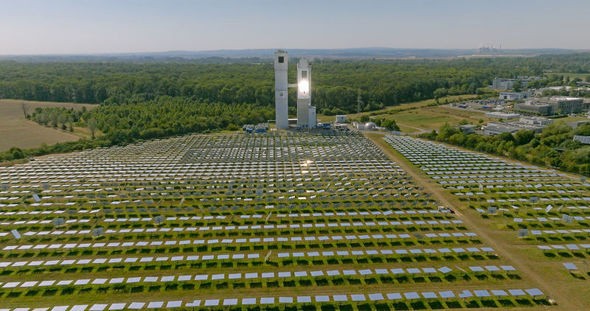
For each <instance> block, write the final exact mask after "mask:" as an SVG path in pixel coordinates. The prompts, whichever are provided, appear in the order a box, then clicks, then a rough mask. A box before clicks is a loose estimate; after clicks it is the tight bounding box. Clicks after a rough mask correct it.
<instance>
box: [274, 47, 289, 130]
mask: <svg viewBox="0 0 590 311" xmlns="http://www.w3.org/2000/svg"><path fill="white" fill-rule="evenodd" d="M288 68H289V58H288V55H287V51H283V50H277V51H276V52H275V122H276V126H277V129H286V128H289V112H288V104H289V101H288V99H289V91H288V87H289V84H288V83H287V69H288Z"/></svg>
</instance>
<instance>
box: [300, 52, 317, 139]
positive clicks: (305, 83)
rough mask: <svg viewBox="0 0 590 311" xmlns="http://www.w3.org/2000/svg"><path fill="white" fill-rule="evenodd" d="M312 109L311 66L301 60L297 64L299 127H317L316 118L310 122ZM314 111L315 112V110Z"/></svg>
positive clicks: (304, 60)
mask: <svg viewBox="0 0 590 311" xmlns="http://www.w3.org/2000/svg"><path fill="white" fill-rule="evenodd" d="M311 107H312V106H311V65H310V64H309V62H308V61H307V60H306V59H300V60H299V63H297V126H300V127H315V125H316V123H315V116H314V118H313V119H314V120H310V110H311ZM313 110H314V112H315V108H314V109H313ZM314 115H315V114H314Z"/></svg>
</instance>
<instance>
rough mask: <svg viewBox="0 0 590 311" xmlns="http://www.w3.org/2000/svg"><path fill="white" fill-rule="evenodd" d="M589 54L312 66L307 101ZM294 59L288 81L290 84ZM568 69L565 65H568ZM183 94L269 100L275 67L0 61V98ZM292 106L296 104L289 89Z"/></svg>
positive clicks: (391, 97)
mask: <svg viewBox="0 0 590 311" xmlns="http://www.w3.org/2000/svg"><path fill="white" fill-rule="evenodd" d="M589 55H590V54H588V55H587V54H583V55H582V56H578V55H575V56H571V55H570V56H555V57H548V56H540V57H531V58H509V57H507V58H482V59H479V58H473V59H452V60H428V59H423V60H317V61H313V77H312V79H313V81H312V83H313V89H312V92H313V94H312V96H313V103H314V105H315V106H316V107H317V108H318V111H319V112H320V113H324V114H338V113H351V112H359V111H370V110H375V109H379V108H382V107H384V106H392V105H398V104H401V103H405V102H413V101H418V100H423V99H429V98H435V97H443V96H446V95H456V94H474V93H477V92H478V89H480V88H482V87H485V86H487V85H489V84H491V81H492V80H493V78H495V77H515V76H518V75H542V74H543V72H544V71H546V70H553V71H558V70H562V69H563V70H566V69H571V68H570V66H571V64H570V63H572V62H573V63H574V65H576V66H577V71H580V70H582V71H588V69H590V68H588V67H589V65H588V63H590V56H589ZM295 63H296V59H294V60H292V61H291V65H290V66H291V68H290V80H291V81H295V79H296V78H295V72H296V71H295ZM566 64H567V66H566ZM159 96H170V97H181V98H185V99H191V100H196V101H199V102H206V103H224V104H255V105H259V106H267V107H271V106H273V103H274V76H273V64H272V62H271V61H270V60H268V61H260V62H251V63H247V62H236V63H227V62H219V63H215V62H210V61H204V60H201V61H199V60H195V61H187V62H178V63H175V62H146V63H140V62H87V63H84V62H35V63H32V62H30V63H28V62H15V61H1V62H0V98H14V99H25V100H38V101H57V102H74V103H97V104H99V103H101V104H102V103H105V104H125V103H140V102H145V101H150V100H155V99H157V98H158V97H159ZM289 97H290V102H292V103H294V102H296V94H295V90H293V89H292V90H290V93H289Z"/></svg>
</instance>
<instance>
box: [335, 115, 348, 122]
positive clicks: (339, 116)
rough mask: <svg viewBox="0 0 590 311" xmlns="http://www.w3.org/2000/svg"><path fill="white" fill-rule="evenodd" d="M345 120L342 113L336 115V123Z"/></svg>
mask: <svg viewBox="0 0 590 311" xmlns="http://www.w3.org/2000/svg"><path fill="white" fill-rule="evenodd" d="M346 120H347V118H346V115H344V114H339V115H336V123H346Z"/></svg>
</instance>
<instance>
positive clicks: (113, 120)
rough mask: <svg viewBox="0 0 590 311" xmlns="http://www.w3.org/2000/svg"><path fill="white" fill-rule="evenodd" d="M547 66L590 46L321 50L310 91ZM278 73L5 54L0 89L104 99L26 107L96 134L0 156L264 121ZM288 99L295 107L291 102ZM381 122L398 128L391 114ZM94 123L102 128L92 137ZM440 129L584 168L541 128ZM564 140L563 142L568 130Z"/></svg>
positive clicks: (377, 95) (390, 97)
mask: <svg viewBox="0 0 590 311" xmlns="http://www.w3.org/2000/svg"><path fill="white" fill-rule="evenodd" d="M296 62H297V60H296V59H291V62H290V64H291V65H290V66H292V68H291V70H290V74H291V76H290V80H291V81H295V79H296V78H295V72H296V70H295V64H296ZM546 72H555V73H556V74H554V75H549V76H546V78H544V79H541V80H538V81H536V82H534V83H535V85H534V86H535V87H542V86H547V85H561V84H562V82H563V80H564V78H563V77H561V76H560V75H559V74H558V73H561V72H573V73H590V54H589V53H586V54H573V55H559V56H551V55H545V56H539V57H527V58H512V57H506V58H458V59H451V60H446V59H445V60H443V59H439V60H434V59H417V60H333V59H332V60H330V59H326V60H315V61H313V76H312V82H313V95H312V96H313V103H314V105H315V106H316V107H317V108H318V111H319V112H320V113H323V114H326V115H334V114H339V113H350V112H358V111H371V110H375V109H379V108H382V107H385V106H393V105H399V104H402V103H405V102H413V101H418V100H423V99H430V98H441V97H444V96H446V95H455V94H477V93H479V92H481V91H482V88H483V87H485V86H488V85H489V84H490V83H491V81H492V79H493V78H495V77H515V76H519V75H538V76H540V75H543V74H544V73H546ZM273 75H274V71H273V65H272V61H271V60H268V61H257V62H244V61H243V60H240V61H235V62H232V61H230V60H227V59H224V60H223V61H216V60H215V59H205V60H192V61H178V62H122V61H108V62H99V61H96V62H67V61H63V62H58V61H54V62H18V61H0V98H12V99H25V100H38V101H57V102H77V103H96V104H101V105H100V106H99V107H98V108H97V109H94V110H92V111H84V110H82V111H77V110H74V109H65V108H62V109H56V108H50V109H38V110H35V111H33V112H31V113H29V116H28V117H29V118H30V119H32V120H34V121H36V122H38V123H40V124H43V125H46V126H51V127H54V128H61V129H63V130H70V131H71V130H73V127H74V126H81V127H87V128H88V129H89V130H90V131H91V133H92V139H83V140H80V141H78V142H72V143H62V144H56V145H53V146H43V147H42V148H38V149H35V150H28V151H23V150H20V149H18V148H13V149H11V150H10V151H8V152H4V153H0V161H3V160H13V159H19V158H23V157H27V156H32V155H33V156H34V155H40V154H47V153H53V152H66V151H72V150H81V149H86V148H93V147H97V146H110V145H114V144H125V143H129V142H133V141H136V140H138V139H150V138H156V137H167V136H171V135H179V134H186V133H204V132H209V131H215V130H224V129H230V130H231V129H237V128H239V127H240V126H241V125H243V124H246V123H248V124H256V123H259V122H265V121H267V120H269V119H273V118H274V105H273V103H274V98H273V97H274V90H273V85H274V76H273ZM574 82H575V81H574ZM289 96H290V102H292V103H294V102H296V98H295V91H294V90H292V92H291V93H290V94H289ZM290 109H292V110H291V113H293V114H294V109H295V108H294V105H291V108H290ZM384 126H387V127H388V128H391V129H395V128H396V125H395V124H394V123H392V124H386V125H384ZM98 132H100V133H101V134H102V135H97V136H96V137H95V133H98ZM441 132H442V133H443V134H438V135H436V137H437V138H438V139H440V140H441V141H454V140H458V141H461V142H462V143H465V144H467V145H466V146H467V147H470V148H474V149H478V150H482V151H487V152H493V153H497V154H505V155H510V156H513V157H515V158H518V159H524V160H528V161H531V162H533V163H541V164H546V165H551V166H556V167H562V168H564V169H566V170H570V171H579V172H586V174H587V171H588V165H587V163H588V162H589V161H588V160H585V159H587V153H588V152H587V150H586V149H583V148H578V149H576V151H575V152H574V151H571V152H570V149H568V148H565V149H562V150H565V151H563V156H564V157H565V158H563V157H558V156H556V155H555V153H556V152H558V151H555V150H556V149H555V148H562V147H563V146H556V145H554V144H552V143H549V142H552V141H553V140H551V139H549V140H548V139H545V140H543V137H542V136H541V137H540V138H537V137H536V136H535V137H534V139H532V138H531V141H530V142H527V143H523V142H522V141H521V140H520V139H515V140H514V141H510V140H509V139H508V137H505V136H503V135H501V136H498V137H491V138H477V142H475V143H473V139H474V138H472V137H463V136H461V137H459V136H458V135H463V134H461V133H455V132H451V135H447V134H448V133H449V131H448V130H447V129H445V130H444V131H441ZM444 133H446V134H444ZM571 134H572V133H569V132H568V134H567V135H570V136H571ZM519 135H521V134H519ZM541 135H543V134H541ZM439 136H440V137H439ZM562 136H563V135H562ZM451 137H453V139H451ZM564 137H565V136H564ZM503 139H504V140H507V141H504V140H503ZM570 140H571V139H570ZM518 142H520V143H518ZM462 143H461V144H462ZM559 143H560V144H562V143H563V144H566V143H565V140H563V141H562V140H560V141H559ZM468 144H473V146H469V145H468ZM540 146H541V147H540ZM566 147H567V146H566ZM572 150H573V149H572ZM584 152H586V153H584ZM533 154H534V155H533ZM531 157H533V158H531ZM560 159H565V160H560ZM584 161H586V162H584ZM584 163H586V165H585V166H584Z"/></svg>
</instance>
